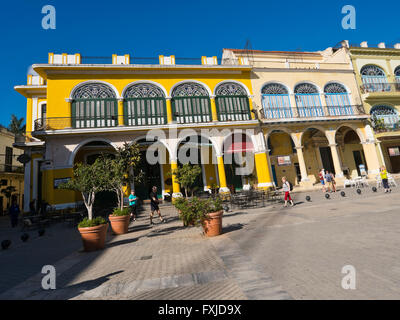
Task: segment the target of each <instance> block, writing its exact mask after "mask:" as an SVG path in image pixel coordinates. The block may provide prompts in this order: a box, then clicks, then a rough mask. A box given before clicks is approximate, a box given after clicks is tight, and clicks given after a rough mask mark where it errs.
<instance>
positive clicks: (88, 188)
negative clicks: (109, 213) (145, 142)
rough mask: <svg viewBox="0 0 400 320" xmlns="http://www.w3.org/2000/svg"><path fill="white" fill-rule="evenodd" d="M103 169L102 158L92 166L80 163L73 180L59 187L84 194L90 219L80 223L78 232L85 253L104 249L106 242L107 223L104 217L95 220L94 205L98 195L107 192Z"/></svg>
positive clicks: (76, 167)
mask: <svg viewBox="0 0 400 320" xmlns="http://www.w3.org/2000/svg"><path fill="white" fill-rule="evenodd" d="M102 168H103V164H102V159H100V158H99V159H97V160H96V161H95V162H94V163H93V164H92V165H88V164H82V163H78V164H77V165H76V166H75V168H74V177H73V179H71V180H69V181H68V182H66V183H64V184H62V185H60V186H59V187H58V188H61V189H69V190H76V191H80V192H81V193H82V198H83V202H84V204H85V207H86V209H87V212H88V217H87V218H86V219H84V220H83V221H81V222H80V223H79V225H78V230H79V232H80V234H81V237H82V242H83V247H84V249H85V251H93V250H98V249H103V248H104V244H105V240H106V234H107V222H106V221H105V219H104V218H102V217H97V218H95V219H93V203H94V200H95V196H96V193H97V192H100V191H104V190H107V181H106V180H105V178H104V174H103V172H102Z"/></svg>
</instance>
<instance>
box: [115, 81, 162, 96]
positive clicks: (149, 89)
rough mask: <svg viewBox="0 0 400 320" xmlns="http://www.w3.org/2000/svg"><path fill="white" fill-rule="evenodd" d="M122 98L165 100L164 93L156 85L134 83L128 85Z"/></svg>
mask: <svg viewBox="0 0 400 320" xmlns="http://www.w3.org/2000/svg"><path fill="white" fill-rule="evenodd" d="M122 96H123V97H124V98H128V99H129V98H165V96H166V91H165V89H164V88H162V87H160V86H158V85H157V84H154V83H150V82H135V83H131V84H129V85H128V86H127V87H126V88H125V89H124V90H123V92H122Z"/></svg>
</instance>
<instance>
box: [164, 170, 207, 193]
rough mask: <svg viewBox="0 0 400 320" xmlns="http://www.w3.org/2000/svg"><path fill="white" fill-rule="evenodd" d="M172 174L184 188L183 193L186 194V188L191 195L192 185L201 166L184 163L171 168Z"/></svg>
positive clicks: (199, 172)
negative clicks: (176, 167) (178, 166)
mask: <svg viewBox="0 0 400 320" xmlns="http://www.w3.org/2000/svg"><path fill="white" fill-rule="evenodd" d="M171 173H172V175H174V176H175V177H176V180H177V181H178V183H179V184H180V185H181V186H182V187H184V188H185V195H186V197H187V196H188V190H190V191H191V195H192V197H193V189H192V186H193V184H194V182H195V181H196V179H197V178H198V177H199V175H200V174H201V168H200V166H198V165H191V164H189V163H186V164H184V165H183V166H182V167H180V168H178V169H175V170H172V172H171Z"/></svg>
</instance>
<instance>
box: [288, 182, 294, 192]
mask: <svg viewBox="0 0 400 320" xmlns="http://www.w3.org/2000/svg"><path fill="white" fill-rule="evenodd" d="M288 182H289V186H290V191H292V190H293V184H292V183H291V182H290V181H288Z"/></svg>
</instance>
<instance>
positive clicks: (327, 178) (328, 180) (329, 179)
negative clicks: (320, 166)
mask: <svg viewBox="0 0 400 320" xmlns="http://www.w3.org/2000/svg"><path fill="white" fill-rule="evenodd" d="M324 178H325V181H326V191H327V192H332V177H331V175H330V173H329V171H328V170H326V171H325V177H324Z"/></svg>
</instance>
